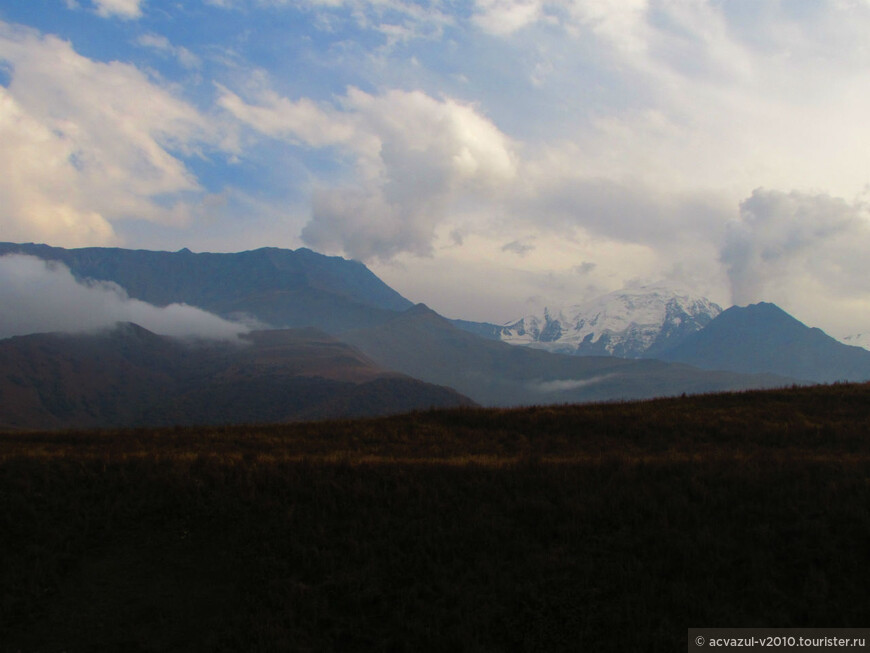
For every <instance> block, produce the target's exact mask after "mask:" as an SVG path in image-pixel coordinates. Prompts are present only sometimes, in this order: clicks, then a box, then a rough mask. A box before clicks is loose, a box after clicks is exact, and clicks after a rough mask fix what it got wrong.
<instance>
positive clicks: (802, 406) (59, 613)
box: [0, 385, 870, 652]
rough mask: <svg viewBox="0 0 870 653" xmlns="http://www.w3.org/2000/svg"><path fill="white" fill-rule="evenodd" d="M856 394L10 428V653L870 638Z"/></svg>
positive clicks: (3, 645)
mask: <svg viewBox="0 0 870 653" xmlns="http://www.w3.org/2000/svg"><path fill="white" fill-rule="evenodd" d="M868 407H870V386H868V385H836V386H821V387H814V388H797V389H790V390H778V391H767V392H752V393H740V394H726V395H705V396H695V397H689V398H686V399H665V400H657V401H650V402H642V403H628V404H600V405H587V406H563V407H534V408H525V409H514V410H482V409H460V410H448V411H435V412H423V413H414V414H409V415H403V416H396V417H390V418H379V419H373V420H357V421H332V422H319V423H313V422H312V423H300V424H287V425H279V426H269V427H266V426H263V427H237V428H211V429H207V428H197V429H183V428H174V429H166V430H136V431H101V432H65V433H28V434H25V433H7V434H0V587H2V588H3V590H2V595H0V599H2V602H0V651H10V652H14V651H60V650H67V651H94V652H101V651H118V650H125V651H238V650H256V651H266V652H270V651H305V650H308V651H333V650H335V651H338V650H341V651H372V650H380V651H467V650H474V651H578V650H582V651H604V652H607V651H620V652H622V651H674V650H681V649H682V647H683V646H684V645H685V643H686V631H687V628H688V627H690V626H693V625H694V626H701V625H705V626H716V625H718V626H727V625H735V624H740V625H741V626H742V627H768V628H769V627H771V626H776V627H783V628H787V627H809V628H812V627H817V628H832V627H863V625H865V621H866V617H867V614H868V613H870V595H868V593H867V586H868V582H870V566H868V565H867V551H868V546H870V484H868V483H867V470H868V465H870V435H868V434H870V408H868Z"/></svg>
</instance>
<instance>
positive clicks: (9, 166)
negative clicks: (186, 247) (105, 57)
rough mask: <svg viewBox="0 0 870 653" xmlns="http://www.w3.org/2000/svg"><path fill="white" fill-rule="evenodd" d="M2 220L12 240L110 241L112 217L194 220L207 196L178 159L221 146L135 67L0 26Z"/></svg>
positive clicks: (203, 121)
mask: <svg viewBox="0 0 870 653" xmlns="http://www.w3.org/2000/svg"><path fill="white" fill-rule="evenodd" d="M0 61H2V62H3V63H4V64H5V66H7V67H8V69H9V70H11V74H10V81H9V84H8V85H7V86H6V87H0V140H2V142H3V151H2V153H0V224H2V227H3V231H4V236H5V237H6V238H7V239H17V240H42V241H47V242H53V243H56V244H62V245H84V244H88V245H94V244H110V243H113V242H115V240H116V237H115V232H114V227H113V222H114V221H116V220H119V219H125V218H137V219H144V220H150V221H157V222H163V223H175V224H177V223H179V222H184V221H186V220H187V219H189V214H190V207H189V204H188V203H186V200H187V199H189V198H191V197H193V196H199V195H201V194H202V189H201V187H200V186H199V183H198V181H197V179H196V178H195V177H194V175H193V174H192V173H191V172H190V171H189V170H188V169H187V167H186V166H185V164H184V163H183V161H182V160H181V157H182V156H193V155H197V154H202V153H203V151H204V148H216V149H219V148H221V147H223V146H224V145H223V136H222V135H221V133H220V131H219V130H218V129H217V128H216V127H215V126H214V124H213V123H212V122H211V121H210V120H209V119H208V118H206V117H205V116H203V115H202V114H201V113H199V112H198V111H197V110H196V109H195V108H194V107H192V106H191V105H189V104H187V103H185V102H184V101H182V100H180V99H178V98H177V97H175V96H174V95H173V93H171V92H170V91H168V90H167V89H166V88H163V87H162V86H160V85H159V84H157V83H155V82H153V81H151V80H150V79H149V78H148V77H146V76H145V75H144V74H143V73H142V72H141V71H139V70H138V69H137V68H136V67H134V66H132V65H129V64H124V63H120V62H111V63H100V62H97V61H93V60H91V59H88V58H86V57H83V56H81V55H79V54H78V53H77V52H76V51H75V50H73V48H72V46H71V45H70V44H69V43H68V42H66V41H62V40H60V39H58V38H56V37H54V36H43V35H40V34H39V33H38V32H36V31H34V30H31V29H26V28H21V27H16V26H11V25H8V24H5V23H0Z"/></svg>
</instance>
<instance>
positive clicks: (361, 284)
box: [0, 243, 412, 333]
mask: <svg viewBox="0 0 870 653" xmlns="http://www.w3.org/2000/svg"><path fill="white" fill-rule="evenodd" d="M13 253H16V254H26V255H30V256H36V257H38V258H41V259H44V260H50V261H60V262H62V263H64V264H65V265H66V266H67V267H69V268H70V270H71V271H72V273H73V274H74V275H75V276H76V277H77V278H79V279H95V280H99V281H112V282H114V283H117V284H118V285H119V286H121V287H122V288H124V290H126V291H127V293H128V294H129V295H130V297H133V298H134V299H140V300H142V301H145V302H148V303H150V304H155V305H157V306H165V305H167V304H172V303H176V302H180V303H185V304H190V305H191V306H197V307H199V308H202V309H205V310H207V311H210V312H212V313H217V314H218V315H221V316H223V317H237V316H239V315H248V316H251V317H254V318H256V319H257V320H259V321H260V322H262V323H264V324H267V325H271V326H274V327H306V326H314V327H317V328H320V329H323V330H325V331H327V332H329V333H338V332H341V331H343V330H345V329H348V328H356V327H359V326H361V325H373V324H379V323H381V322H383V321H384V320H385V319H388V318H389V317H390V316H391V315H393V314H395V313H396V312H397V311H403V310H406V309H407V308H409V307H410V306H412V303H411V302H410V301H408V300H407V299H405V298H404V297H402V296H401V295H400V294H399V293H397V292H396V291H395V290H393V289H392V288H390V287H389V286H388V285H387V284H385V283H384V282H383V281H381V280H380V279H379V278H378V277H377V276H376V275H375V274H373V273H372V272H371V271H370V270H369V269H368V268H367V267H366V266H365V265H363V264H362V263H360V262H358V261H349V260H346V259H343V258H341V257H338V256H324V255H322V254H318V253H316V252H313V251H311V250H310V249H306V248H300V249H297V250H289V249H279V248H276V247H264V248H261V249H255V250H250V251H245V252H238V253H231V254H224V253H201V254H194V253H193V252H191V251H190V250H188V249H186V248H185V249H182V250H180V251H177V252H158V251H149V250H131V249H121V248H109V247H86V248H82V249H64V248H62V247H50V246H48V245H36V244H33V243H26V244H16V243H0V255H3V254H13Z"/></svg>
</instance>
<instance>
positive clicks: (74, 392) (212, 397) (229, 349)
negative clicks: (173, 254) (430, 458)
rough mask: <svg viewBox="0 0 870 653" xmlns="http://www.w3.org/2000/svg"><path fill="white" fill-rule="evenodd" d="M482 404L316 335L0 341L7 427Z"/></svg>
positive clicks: (122, 334)
mask: <svg viewBox="0 0 870 653" xmlns="http://www.w3.org/2000/svg"><path fill="white" fill-rule="evenodd" d="M472 403H473V402H471V401H470V400H468V399H467V398H465V397H462V396H460V395H459V394H458V393H456V392H455V391H453V390H451V389H449V388H442V387H437V386H433V385H430V384H428V383H424V382H422V381H418V380H416V379H411V378H408V377H405V376H403V375H400V374H396V373H393V372H389V371H386V370H384V369H383V368H381V367H379V366H377V365H376V364H375V363H374V362H372V361H371V360H370V359H369V358H367V357H366V356H364V355H362V354H361V353H360V352H359V351H356V350H354V349H353V348H352V347H349V346H348V345H346V344H344V343H341V342H338V341H336V340H334V339H333V338H331V337H330V336H328V335H326V334H325V333H323V332H320V331H317V330H314V329H304V330H290V329H284V330H276V331H266V332H253V333H251V334H249V335H248V336H246V337H245V338H244V340H243V341H241V342H240V343H239V344H227V343H225V342H222V343H215V342H211V343H207V342H199V343H185V342H182V341H179V340H174V339H172V338H168V337H163V336H158V335H155V334H153V333H151V332H150V331H147V330H145V329H143V328H141V327H139V326H136V325H134V324H129V323H128V324H120V325H118V327H117V328H115V329H112V330H110V331H107V332H103V333H99V334H88V335H72V334H34V335H29V336H19V337H14V338H8V339H6V340H0V428H26V429H33V428H73V427H77V428H97V427H110V426H144V425H181V424H189V425H195V424H231V423H254V422H283V421H291V420H299V419H313V418H324V417H353V416H370V415H383V414H391V413H397V412H405V411H410V410H414V409H423V408H430V407H433V406H462V405H471V404H472Z"/></svg>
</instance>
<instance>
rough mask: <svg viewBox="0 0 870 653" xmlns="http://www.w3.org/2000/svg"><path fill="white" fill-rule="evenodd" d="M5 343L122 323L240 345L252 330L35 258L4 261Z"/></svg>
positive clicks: (0, 318) (1, 329) (0, 273)
mask: <svg viewBox="0 0 870 653" xmlns="http://www.w3.org/2000/svg"><path fill="white" fill-rule="evenodd" d="M0 305H2V306H3V311H2V312H0V338H9V337H12V336H16V335H26V334H29V333H45V332H53V331H65V332H74V333H75V332H88V331H97V330H99V329H103V328H107V327H111V326H113V325H114V324H116V323H117V322H135V323H136V324H138V325H140V326H142V327H144V328H146V329H148V330H149V331H153V332H154V333H159V334H162V335H167V336H174V337H184V338H206V339H217V340H234V339H236V338H237V337H238V336H239V334H241V333H244V332H247V331H248V330H249V329H248V327H246V326H245V325H243V324H238V323H236V322H230V321H228V320H224V319H223V318H220V317H218V316H217V315H213V314H212V313H208V312H206V311H203V310H201V309H199V308H195V307H193V306H187V305H186V304H170V305H168V306H164V307H158V306H154V305H153V304H148V303H146V302H143V301H140V300H138V299H131V298H130V297H129V296H128V295H127V293H126V291H124V289H123V288H121V287H120V286H118V285H117V284H115V283H111V282H106V281H90V282H79V281H77V280H76V279H75V277H73V275H72V273H71V272H70V270H69V268H67V267H66V266H65V265H63V264H60V263H56V262H49V261H43V260H42V259H39V258H36V257H33V256H23V255H19V254H11V255H8V256H2V257H0Z"/></svg>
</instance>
